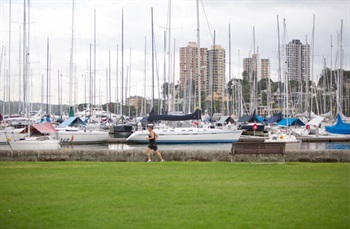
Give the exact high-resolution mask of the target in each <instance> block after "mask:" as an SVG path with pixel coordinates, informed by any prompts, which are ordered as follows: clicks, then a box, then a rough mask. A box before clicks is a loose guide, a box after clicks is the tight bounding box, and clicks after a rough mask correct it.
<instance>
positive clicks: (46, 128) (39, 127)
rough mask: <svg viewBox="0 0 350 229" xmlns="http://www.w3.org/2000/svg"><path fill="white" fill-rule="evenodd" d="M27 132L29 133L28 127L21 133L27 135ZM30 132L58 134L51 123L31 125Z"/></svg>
mask: <svg viewBox="0 0 350 229" xmlns="http://www.w3.org/2000/svg"><path fill="white" fill-rule="evenodd" d="M27 132H28V127H26V128H25V129H24V130H22V131H21V133H27ZM30 132H31V133H42V134H48V133H56V132H57V131H56V130H55V128H54V127H53V126H52V124H51V123H50V122H44V123H39V124H33V125H31V126H30Z"/></svg>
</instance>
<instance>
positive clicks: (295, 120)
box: [276, 118, 305, 126]
mask: <svg viewBox="0 0 350 229" xmlns="http://www.w3.org/2000/svg"><path fill="white" fill-rule="evenodd" d="M287 122H288V126H292V125H293V126H305V124H304V123H303V122H302V121H301V120H300V119H298V118H283V119H282V120H281V121H279V122H278V123H277V124H276V125H277V126H287Z"/></svg>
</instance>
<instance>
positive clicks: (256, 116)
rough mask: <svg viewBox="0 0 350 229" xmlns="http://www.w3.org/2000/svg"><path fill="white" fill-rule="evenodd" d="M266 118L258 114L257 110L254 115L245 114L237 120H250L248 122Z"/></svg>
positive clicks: (260, 120) (256, 121) (261, 120)
mask: <svg viewBox="0 0 350 229" xmlns="http://www.w3.org/2000/svg"><path fill="white" fill-rule="evenodd" d="M264 121H265V119H264V118H263V117H260V116H259V115H257V114H256V112H255V110H254V112H253V114H252V115H243V116H242V117H241V118H240V119H238V121H237V122H244V123H246V122H248V123H253V122H254V123H260V122H264Z"/></svg>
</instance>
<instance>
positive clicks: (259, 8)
mask: <svg viewBox="0 0 350 229" xmlns="http://www.w3.org/2000/svg"><path fill="white" fill-rule="evenodd" d="M170 4H171V11H170V10H169V0H146V1H140V0H124V1H123V0H101V1H93V0H75V1H74V43H73V50H74V52H73V65H74V73H75V75H76V77H77V78H78V81H77V83H76V84H75V86H74V88H75V89H76V90H75V91H76V95H77V99H76V101H75V102H76V103H83V102H85V99H84V98H85V97H84V95H85V85H86V84H85V79H86V80H88V76H89V60H90V44H92V54H93V53H94V52H93V44H94V10H96V96H97V97H96V101H97V102H100V103H105V102H106V101H107V93H106V91H107V89H106V74H107V73H106V72H108V68H109V53H110V55H111V61H110V63H111V65H110V66H111V76H112V79H111V82H112V83H111V90H112V92H111V100H112V101H116V99H117V97H118V98H119V100H120V98H121V94H120V93H121V92H120V91H121V88H120V87H121V83H120V79H121V69H122V66H121V59H122V57H121V43H122V42H121V40H122V35H121V31H122V29H121V25H122V10H123V13H124V78H126V77H127V75H129V76H130V82H131V83H130V91H129V95H140V96H143V95H144V88H145V89H146V96H147V97H150V96H151V90H152V80H151V75H152V68H151V66H152V51H151V45H152V43H151V36H152V25H151V8H153V24H154V40H155V66H156V69H155V77H156V79H155V82H156V85H155V87H156V92H155V94H156V97H157V95H158V84H157V82H158V80H157V79H158V78H159V79H160V83H162V82H163V78H164V74H163V72H164V70H163V66H164V57H165V59H166V63H167V64H168V59H169V56H168V55H170V60H171V68H173V67H172V66H175V68H174V69H172V70H171V71H173V70H174V74H175V78H176V80H178V79H179V48H180V47H185V46H187V44H188V42H190V41H197V35H196V34H197V32H196V30H197V14H196V1H195V0H176V1H175V0H173V1H171V3H170ZM9 6H10V0H0V46H1V47H2V49H1V53H2V55H1V56H2V59H1V67H0V68H1V77H0V100H3V99H4V96H5V100H8V92H9V91H8V88H10V99H11V100H12V101H13V100H20V98H19V93H20V92H19V90H20V89H19V66H21V62H22V61H20V54H19V51H20V50H19V46H20V42H23V0H12V1H11V23H9V22H10V16H9V15H10V10H9ZM199 6H200V7H199V14H200V16H199V18H200V40H201V42H200V43H201V47H206V48H210V47H211V45H213V44H214V35H213V34H214V31H215V44H219V45H221V46H222V47H223V48H225V49H226V57H227V58H226V65H227V67H226V69H227V70H226V75H227V76H226V77H227V79H228V78H229V77H231V78H234V77H238V76H239V75H241V73H240V72H241V71H242V69H243V67H242V60H243V58H245V57H249V56H250V55H251V54H252V52H253V27H254V28H255V45H256V47H257V48H256V49H257V50H258V52H259V54H260V56H261V57H262V58H270V63H271V65H270V69H271V78H272V80H276V79H277V69H278V53H277V50H278V30H277V15H278V17H279V26H280V37H281V44H283V43H288V42H290V41H291V40H292V39H300V40H301V42H302V43H306V42H307V43H309V44H310V43H311V40H312V29H313V16H315V27H314V65H313V66H314V71H313V76H312V77H313V79H314V81H317V79H318V77H319V75H320V74H321V71H322V68H323V65H324V59H326V64H327V66H330V63H331V61H332V65H333V68H335V64H337V66H339V58H336V53H337V51H338V49H339V34H340V28H341V20H343V42H342V44H343V49H344V58H343V68H344V69H347V70H349V69H350V56H349V52H350V49H349V44H350V40H349V35H350V0H306V1H302V0H200V1H199ZM27 13H28V12H27ZM29 13H30V23H29V29H30V32H29V36H28V39H29V50H30V54H29V55H30V65H29V66H30V67H29V69H30V71H29V72H30V75H31V77H32V79H33V80H32V84H31V85H30V88H31V89H32V90H31V93H30V99H31V100H32V101H35V102H40V101H41V99H42V95H43V97H45V99H44V100H43V101H46V88H45V90H44V92H42V86H41V85H42V83H43V85H46V81H45V80H46V76H47V70H46V69H47V67H46V66H47V40H48V39H49V55H50V63H51V64H50V69H49V74H50V76H51V85H52V87H51V90H50V92H49V96H50V100H51V102H52V103H58V85H57V78H58V75H61V74H62V78H63V83H62V85H61V86H62V91H63V97H62V100H63V103H66V104H68V103H69V93H68V91H69V90H68V89H69V66H70V49H71V47H72V44H71V34H72V0H31V1H30V11H29ZM169 14H171V17H169ZM169 18H170V21H171V23H170V24H171V30H170V31H171V39H170V40H171V43H170V47H171V48H170V54H168V49H169V48H168V46H167V50H166V54H165V55H164V53H165V52H164V33H165V31H167V32H168V31H169V30H167V28H168V27H169V26H167V25H168V24H169V23H168V20H169ZM284 20H285V29H284V26H283V21H284ZM10 24H11V33H9V31H10V28H9V27H10ZM229 25H230V28H231V69H232V72H231V75H229V71H228V69H229V50H228V49H229ZM10 34H11V35H10ZM10 37H11V39H10ZM331 37H332V39H331ZM9 40H11V45H10V43H9ZM145 40H146V42H145ZM331 40H332V44H333V48H331ZM166 42H167V45H169V43H168V33H167V41H166ZM145 44H146V48H145ZM174 46H175V52H174ZM117 47H118V78H119V86H118V88H117V83H116V77H117V67H116V65H117ZM145 49H146V84H145V85H146V86H145V87H144V75H145V70H144V69H145V68H144V66H145V64H144V62H145ZM331 50H332V56H331ZM93 58H94V57H93V56H92V60H93ZM9 62H10V63H11V66H10V68H9ZM9 69H10V79H11V80H10V82H11V83H10V87H9V84H8V83H7V82H5V80H4V78H5V76H7V73H8V71H9ZM92 69H94V67H93V61H92ZM166 72H168V67H166ZM171 74H173V72H172V73H171ZM42 78H44V82H43V81H42ZM86 87H87V88H89V86H88V84H87V86H86ZM5 88H6V90H5ZM116 89H118V90H116ZM86 93H87V96H88V94H89V93H88V92H86ZM4 94H5V95H4ZM88 97H89V96H88ZM6 98H7V99H6ZM87 102H89V98H88V99H87Z"/></svg>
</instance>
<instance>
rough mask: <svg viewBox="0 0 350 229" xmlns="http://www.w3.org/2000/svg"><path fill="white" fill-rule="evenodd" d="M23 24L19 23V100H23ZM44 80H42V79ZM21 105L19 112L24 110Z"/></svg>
mask: <svg viewBox="0 0 350 229" xmlns="http://www.w3.org/2000/svg"><path fill="white" fill-rule="evenodd" d="M21 30H22V29H21V25H19V39H18V40H19V44H18V50H19V52H18V59H19V61H18V63H19V64H18V89H19V90H18V101H21V100H22V84H21V82H22V79H21V77H22V72H21V69H22V68H21V55H22V54H21V53H22V42H21V40H22V37H21V36H22V34H21ZM41 82H42V81H41ZM21 106H22V104H21V103H19V108H18V113H20V112H21V111H22V108H23V109H24V107H23V106H22V108H21Z"/></svg>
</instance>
